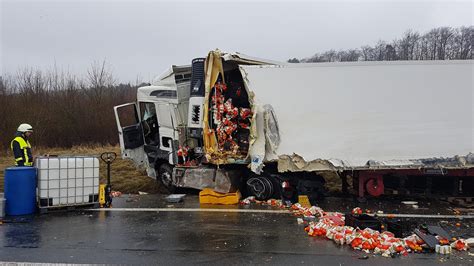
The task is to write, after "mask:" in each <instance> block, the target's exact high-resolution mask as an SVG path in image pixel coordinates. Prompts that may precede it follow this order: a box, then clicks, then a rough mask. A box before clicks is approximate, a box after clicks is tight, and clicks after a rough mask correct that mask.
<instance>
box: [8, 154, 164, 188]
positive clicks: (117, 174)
mask: <svg viewBox="0 0 474 266" xmlns="http://www.w3.org/2000/svg"><path fill="white" fill-rule="evenodd" d="M33 152H34V154H35V155H36V156H37V155H45V154H49V155H88V156H90V155H93V156H99V155H100V154H101V153H103V152H116V153H117V155H118V156H117V159H116V160H115V161H114V162H113V163H112V164H111V173H110V176H111V183H112V190H115V191H120V192H122V193H138V191H143V192H148V193H157V192H159V191H160V186H159V185H158V184H157V182H156V181H155V180H154V179H152V178H150V177H148V176H147V175H146V173H144V172H140V171H137V169H136V168H135V166H134V165H133V163H132V162H130V161H128V160H123V159H122V158H120V148H119V147H118V146H110V145H109V146H76V147H72V148H70V149H61V148H53V149H46V148H38V149H35V150H34V151H33ZM99 161H100V181H101V183H106V179H107V166H106V164H105V163H104V162H103V161H102V160H100V159H99ZM12 165H13V157H12V156H11V155H4V156H0V191H3V179H4V169H5V168H7V167H9V166H12Z"/></svg>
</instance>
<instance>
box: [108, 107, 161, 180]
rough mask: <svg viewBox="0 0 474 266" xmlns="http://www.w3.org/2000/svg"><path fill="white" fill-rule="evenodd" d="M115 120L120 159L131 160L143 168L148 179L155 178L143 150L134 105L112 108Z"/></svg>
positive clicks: (138, 120) (142, 140)
mask: <svg viewBox="0 0 474 266" xmlns="http://www.w3.org/2000/svg"><path fill="white" fill-rule="evenodd" d="M114 112H115V120H116V122H117V129H118V133H119V142H120V151H121V153H122V158H124V159H130V160H132V161H133V162H134V163H135V164H136V165H137V166H140V167H144V168H145V169H146V171H147V173H148V176H150V177H156V174H155V170H154V169H153V168H152V167H150V164H149V161H148V156H147V154H146V152H145V150H144V144H145V141H144V135H143V126H142V123H141V118H140V116H139V113H138V108H137V104H136V103H127V104H122V105H118V106H115V107H114Z"/></svg>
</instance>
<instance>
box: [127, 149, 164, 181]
mask: <svg viewBox="0 0 474 266" xmlns="http://www.w3.org/2000/svg"><path fill="white" fill-rule="evenodd" d="M122 158H128V159H130V160H131V161H132V162H133V164H134V165H135V167H136V168H138V169H139V170H142V171H143V170H145V171H146V173H147V175H148V176H149V177H152V178H156V171H155V169H154V168H153V167H151V165H150V163H149V162H148V157H147V154H146V152H145V150H144V147H143V146H141V147H139V148H136V149H125V150H124V151H123V154H122Z"/></svg>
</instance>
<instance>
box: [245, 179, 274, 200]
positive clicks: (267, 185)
mask: <svg viewBox="0 0 474 266" xmlns="http://www.w3.org/2000/svg"><path fill="white" fill-rule="evenodd" d="M247 190H248V192H249V194H250V195H252V196H255V198H256V199H258V200H267V199H269V198H271V197H272V195H273V184H272V182H271V181H270V180H269V179H268V178H267V177H264V176H257V177H252V178H250V179H249V180H247Z"/></svg>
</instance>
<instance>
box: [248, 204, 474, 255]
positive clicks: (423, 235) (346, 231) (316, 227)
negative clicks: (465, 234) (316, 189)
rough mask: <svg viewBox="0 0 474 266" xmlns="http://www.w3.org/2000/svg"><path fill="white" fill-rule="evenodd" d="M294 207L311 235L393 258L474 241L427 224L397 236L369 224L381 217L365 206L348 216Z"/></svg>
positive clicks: (463, 247) (448, 249)
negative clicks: (451, 234) (373, 227)
mask: <svg viewBox="0 0 474 266" xmlns="http://www.w3.org/2000/svg"><path fill="white" fill-rule="evenodd" d="M251 203H257V204H266V205H273V206H275V204H276V206H278V207H280V208H286V206H285V205H284V204H283V203H282V202H281V201H277V200H268V201H257V200H255V198H253V197H249V198H246V199H244V200H242V201H241V204H251ZM291 210H292V212H293V214H294V215H295V216H303V218H302V219H301V218H298V219H297V221H298V224H303V223H305V222H306V221H309V222H308V225H307V226H305V229H304V230H305V231H306V232H307V234H308V235H309V236H312V237H318V236H319V237H325V238H327V239H330V240H333V241H334V242H335V243H336V244H339V245H344V244H346V245H350V246H351V247H352V248H353V249H355V250H361V251H364V252H365V253H370V252H373V253H374V254H380V255H381V256H383V257H392V258H393V257H395V256H397V255H403V256H407V255H408V253H410V252H422V251H423V250H429V251H432V252H437V253H439V254H451V252H452V249H456V250H458V251H465V250H467V249H468V248H469V245H470V244H472V243H473V242H474V239H473V238H471V239H468V240H463V239H457V240H455V239H453V238H450V236H449V234H448V233H447V232H446V231H445V230H444V229H442V228H441V227H439V226H425V225H422V226H420V228H417V229H415V230H414V231H413V232H414V233H413V234H411V235H408V236H407V237H404V238H401V237H397V236H395V234H394V233H392V232H389V231H379V230H374V229H371V228H369V227H366V225H367V220H365V219H369V217H370V219H373V220H376V221H378V219H376V216H375V217H374V216H372V215H367V214H364V213H363V211H362V209H361V208H354V209H353V210H352V211H351V213H350V214H347V215H345V216H344V215H343V214H342V213H339V212H325V211H324V210H323V209H321V208H320V207H317V206H312V207H310V208H307V207H303V206H302V205H301V204H299V203H296V204H293V205H292V206H291ZM366 211H367V210H366ZM308 217H310V218H311V220H307V218H308ZM361 217H363V219H362V222H360V221H357V219H359V220H360V219H361ZM386 217H387V218H394V216H392V217H391V215H386ZM354 221H356V223H355V226H351V225H349V224H350V223H354ZM385 221H387V220H385ZM357 222H359V224H357ZM393 222H394V223H397V222H399V225H400V224H403V223H400V221H399V220H396V221H393ZM305 224H306V223H305ZM378 224H379V225H380V229H383V228H382V224H381V222H380V221H378ZM362 228H363V229H362ZM404 230H406V231H408V230H410V229H409V228H408V227H407V228H404ZM410 231H411V230H410ZM449 239H453V240H454V242H452V243H450V240H449ZM359 259H368V256H367V255H364V256H361V257H360V258H359Z"/></svg>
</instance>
